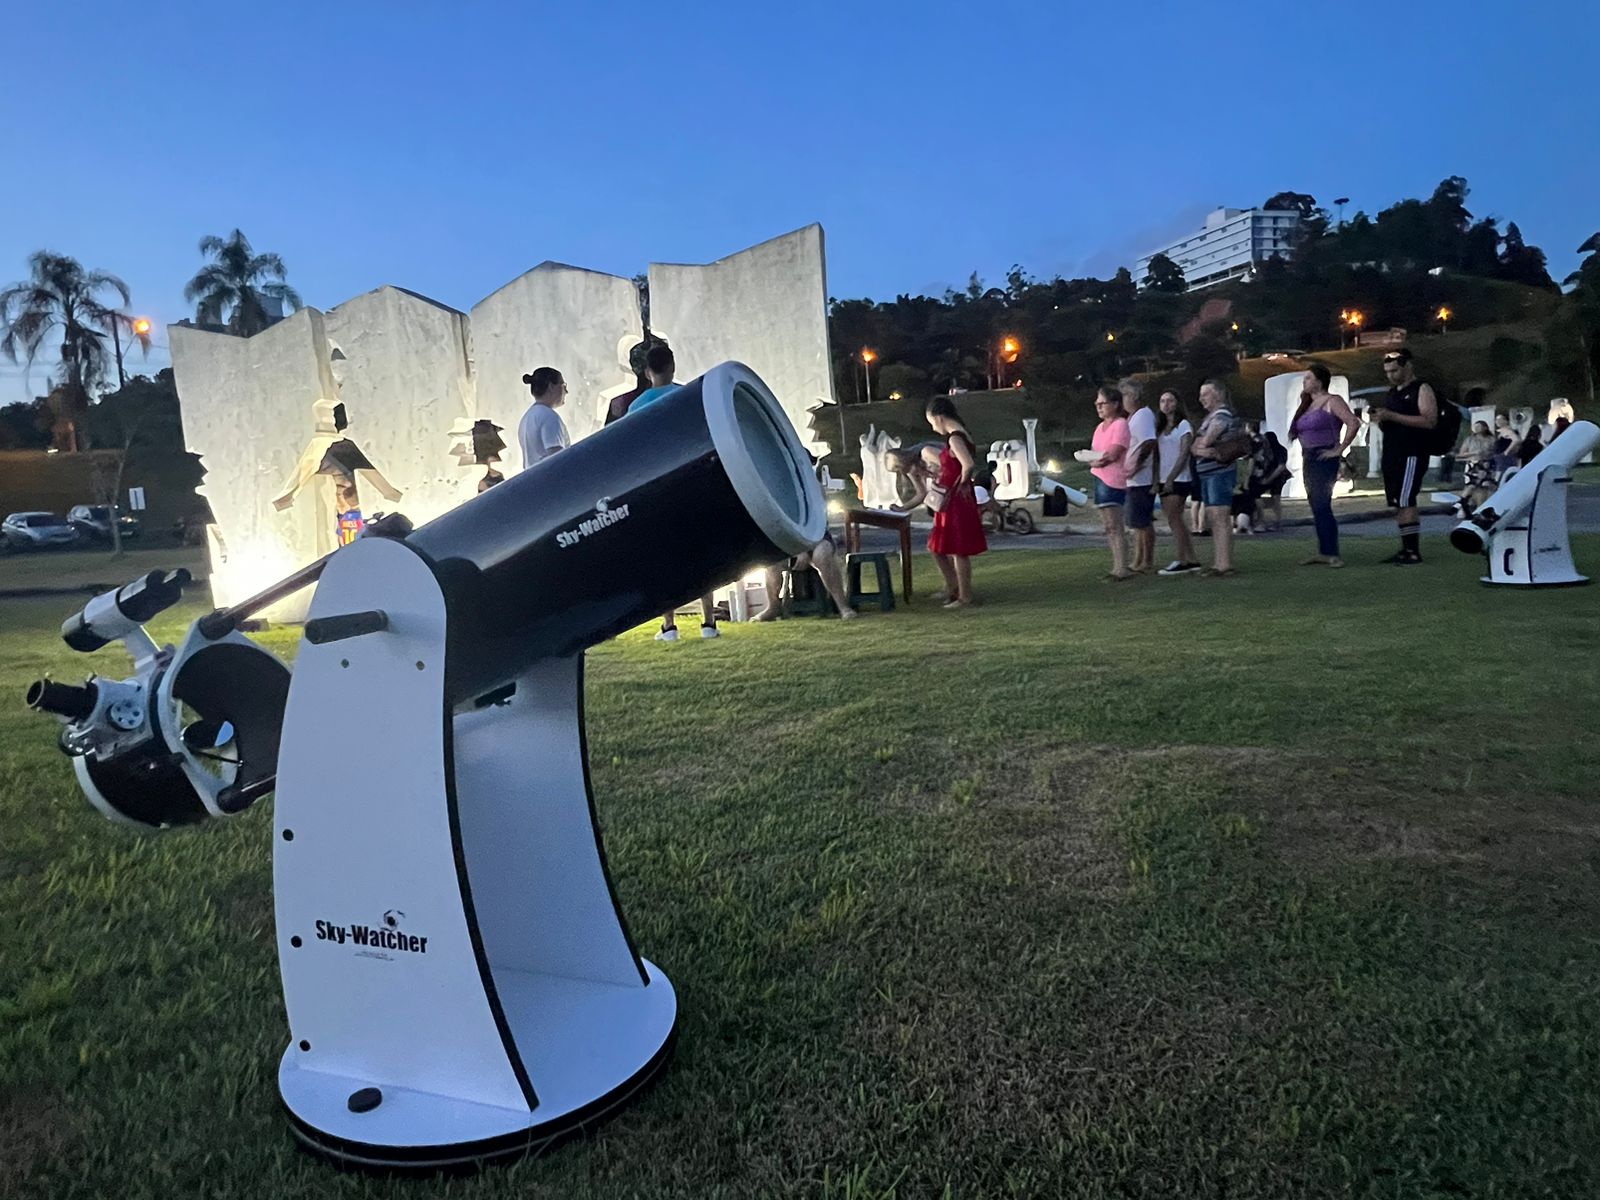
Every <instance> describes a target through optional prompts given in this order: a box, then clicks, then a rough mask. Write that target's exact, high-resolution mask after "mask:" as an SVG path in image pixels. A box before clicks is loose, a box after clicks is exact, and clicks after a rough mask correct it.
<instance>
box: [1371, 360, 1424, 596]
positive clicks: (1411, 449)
mask: <svg viewBox="0 0 1600 1200" xmlns="http://www.w3.org/2000/svg"><path fill="white" fill-rule="evenodd" d="M1383 374H1384V377H1385V378H1386V379H1388V381H1389V394H1388V395H1387V396H1385V397H1384V400H1383V406H1382V407H1381V408H1380V407H1374V408H1373V410H1372V420H1373V421H1375V422H1377V423H1378V424H1379V425H1380V426H1381V428H1382V430H1383V490H1384V494H1385V495H1386V496H1387V497H1388V500H1389V506H1390V507H1391V508H1393V509H1396V510H1397V511H1396V518H1397V519H1398V521H1399V524H1400V550H1399V552H1398V553H1397V554H1393V555H1390V556H1389V557H1388V558H1386V559H1384V560H1383V561H1384V562H1389V563H1394V564H1396V565H1397V566H1402V567H1410V566H1415V565H1416V564H1417V563H1420V562H1421V561H1422V548H1421V544H1420V543H1421V533H1422V524H1421V520H1420V518H1419V517H1418V515H1417V493H1418V492H1419V491H1421V490H1422V476H1423V475H1424V474H1425V473H1426V472H1427V469H1428V431H1429V430H1431V429H1432V428H1433V427H1434V426H1435V425H1437V424H1438V422H1439V400H1438V397H1437V396H1435V395H1434V392H1433V388H1432V387H1430V386H1429V385H1428V384H1426V383H1423V382H1422V380H1420V379H1418V378H1417V369H1416V367H1415V366H1413V365H1412V362H1411V351H1410V350H1407V349H1406V348H1405V347H1403V346H1402V347H1401V348H1400V349H1399V350H1392V351H1390V352H1389V353H1388V354H1385V355H1384V356H1383Z"/></svg>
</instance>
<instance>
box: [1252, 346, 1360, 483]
mask: <svg viewBox="0 0 1600 1200" xmlns="http://www.w3.org/2000/svg"><path fill="white" fill-rule="evenodd" d="M1304 379H1305V372H1304V371H1289V372H1286V373H1284V374H1282V375H1274V376H1272V378H1270V379H1268V380H1267V382H1266V385H1265V386H1266V390H1265V397H1264V398H1265V402H1266V409H1265V411H1266V419H1265V420H1264V421H1263V422H1262V423H1261V428H1262V430H1263V431H1271V432H1272V433H1275V434H1277V435H1278V440H1279V441H1280V442H1282V443H1283V445H1284V448H1285V449H1287V450H1288V451H1289V470H1290V471H1291V472H1292V476H1291V478H1290V479H1289V482H1288V483H1287V484H1285V485H1284V489H1283V494H1284V496H1285V497H1287V498H1288V499H1290V500H1304V499H1305V498H1306V484H1305V467H1304V464H1303V463H1302V461H1301V458H1302V456H1301V453H1300V443H1299V442H1298V441H1294V440H1291V439H1290V437H1289V423H1290V422H1291V421H1293V420H1294V414H1295V410H1296V409H1297V408H1299V407H1300V392H1301V384H1302V381H1303V380H1304ZM1328 391H1329V392H1331V393H1332V394H1333V395H1335V396H1338V397H1339V398H1340V399H1341V400H1343V401H1344V402H1345V403H1346V404H1349V403H1350V381H1349V380H1348V379H1346V378H1345V377H1344V376H1343V375H1335V376H1334V377H1333V381H1332V382H1331V383H1329V384H1328ZM1374 432H1376V430H1374ZM1340 436H1341V437H1342V436H1343V431H1342V430H1341V433H1340ZM1353 486H1354V485H1353V484H1352V483H1351V481H1349V480H1346V479H1341V480H1339V481H1338V482H1337V483H1335V484H1334V485H1333V494H1334V495H1335V496H1342V495H1344V494H1345V493H1346V492H1349V491H1350V490H1351V489H1352V488H1353Z"/></svg>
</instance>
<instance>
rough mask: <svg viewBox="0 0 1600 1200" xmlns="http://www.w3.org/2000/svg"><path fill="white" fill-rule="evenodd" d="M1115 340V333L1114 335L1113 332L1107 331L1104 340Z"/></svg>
mask: <svg viewBox="0 0 1600 1200" xmlns="http://www.w3.org/2000/svg"><path fill="white" fill-rule="evenodd" d="M1116 340H1117V335H1116V334H1114V333H1108V334H1106V341H1108V342H1114V341H1116Z"/></svg>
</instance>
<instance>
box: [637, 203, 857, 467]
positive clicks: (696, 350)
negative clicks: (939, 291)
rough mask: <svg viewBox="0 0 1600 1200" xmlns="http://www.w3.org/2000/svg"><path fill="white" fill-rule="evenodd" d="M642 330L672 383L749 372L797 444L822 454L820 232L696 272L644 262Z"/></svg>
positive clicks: (826, 397)
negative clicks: (664, 351) (654, 341)
mask: <svg viewBox="0 0 1600 1200" xmlns="http://www.w3.org/2000/svg"><path fill="white" fill-rule="evenodd" d="M650 330H651V332H652V333H655V334H657V335H659V336H660V337H663V338H665V339H666V340H667V342H668V343H669V344H670V345H671V346H672V353H673V357H674V358H675V359H677V362H678V375H679V377H680V378H682V379H693V378H694V377H695V376H696V375H699V374H701V373H702V372H704V371H707V370H709V369H710V368H712V367H714V366H715V365H716V364H717V363H719V362H724V361H726V360H727V359H730V358H731V359H736V360H737V361H739V362H742V363H744V364H745V365H746V366H748V367H750V368H751V369H752V370H753V371H755V373H756V374H757V375H759V376H761V378H762V379H763V380H765V381H766V384H767V386H768V387H770V388H771V389H772V394H773V395H774V396H776V397H777V398H778V403H780V404H781V405H783V411H784V412H785V413H787V414H788V416H789V420H790V421H792V422H793V423H794V427H795V429H796V430H797V431H798V432H799V434H800V440H801V442H803V443H805V444H806V445H807V448H808V449H810V450H811V452H812V453H813V454H821V453H822V448H823V446H824V445H825V443H823V442H822V441H820V440H819V439H817V438H816V437H815V436H814V435H813V433H812V431H811V410H812V409H813V408H815V407H816V406H817V403H818V401H821V402H823V403H825V404H833V403H834V395H833V365H832V359H831V356H830V354H829V351H828V279H827V268H826V264H825V261H824V247H823V237H822V226H820V225H807V226H806V227H805V228H804V229H797V230H796V231H795V232H793V233H789V234H785V235H783V236H782V237H777V238H773V239H772V240H771V241H768V242H762V243H761V244H760V245H759V246H752V247H751V248H750V249H748V250H743V251H741V252H740V253H738V254H731V255H729V256H728V257H727V258H723V259H718V260H717V261H716V262H714V263H709V264H707V265H705V266H687V265H682V264H675V263H651V264H650ZM841 449H844V448H843V447H841Z"/></svg>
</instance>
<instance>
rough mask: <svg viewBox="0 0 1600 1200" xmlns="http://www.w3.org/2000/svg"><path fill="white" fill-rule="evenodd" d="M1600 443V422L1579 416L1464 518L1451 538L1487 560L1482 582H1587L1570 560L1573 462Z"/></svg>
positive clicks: (1555, 584)
mask: <svg viewBox="0 0 1600 1200" xmlns="http://www.w3.org/2000/svg"><path fill="white" fill-rule="evenodd" d="M1596 444H1600V428H1597V427H1596V426H1595V425H1594V423H1593V422H1591V421H1578V422H1575V423H1574V424H1573V425H1571V426H1570V427H1569V428H1568V429H1567V431H1566V432H1565V433H1563V434H1562V435H1561V436H1560V437H1558V438H1557V439H1556V440H1555V441H1553V442H1551V443H1550V445H1548V446H1546V447H1545V448H1544V450H1543V451H1542V452H1541V453H1540V454H1539V456H1538V457H1537V458H1535V459H1534V460H1533V461H1532V462H1530V463H1529V464H1528V465H1527V466H1525V467H1523V468H1522V469H1521V470H1513V471H1508V472H1507V473H1506V477H1505V478H1504V479H1502V480H1501V482H1500V486H1499V487H1498V488H1496V489H1495V492H1494V494H1493V495H1492V496H1490V497H1489V498H1488V499H1487V500H1485V501H1484V502H1483V503H1482V504H1481V505H1480V506H1479V508H1478V511H1477V512H1475V513H1473V514H1472V516H1470V517H1468V518H1467V519H1466V520H1465V521H1462V522H1461V524H1459V525H1457V526H1456V527H1455V528H1454V529H1452V530H1451V531H1450V543H1451V545H1453V546H1455V548H1456V549H1457V550H1464V551H1466V552H1467V553H1468V554H1483V555H1484V556H1485V557H1486V558H1487V559H1488V560H1489V573H1488V574H1487V575H1485V576H1484V577H1483V582H1484V583H1509V584H1514V585H1517V586H1520V587H1561V586H1563V585H1569V584H1574V583H1587V582H1589V580H1588V578H1587V577H1586V576H1583V575H1579V574H1578V571H1577V568H1576V567H1574V566H1573V565H1572V543H1571V541H1570V539H1569V537H1568V534H1567V486H1568V485H1569V484H1570V483H1571V482H1572V466H1573V464H1574V463H1576V462H1579V461H1580V460H1581V459H1582V458H1583V456H1584V455H1585V454H1588V453H1589V452H1590V451H1591V450H1593V449H1594V448H1595V446H1596Z"/></svg>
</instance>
